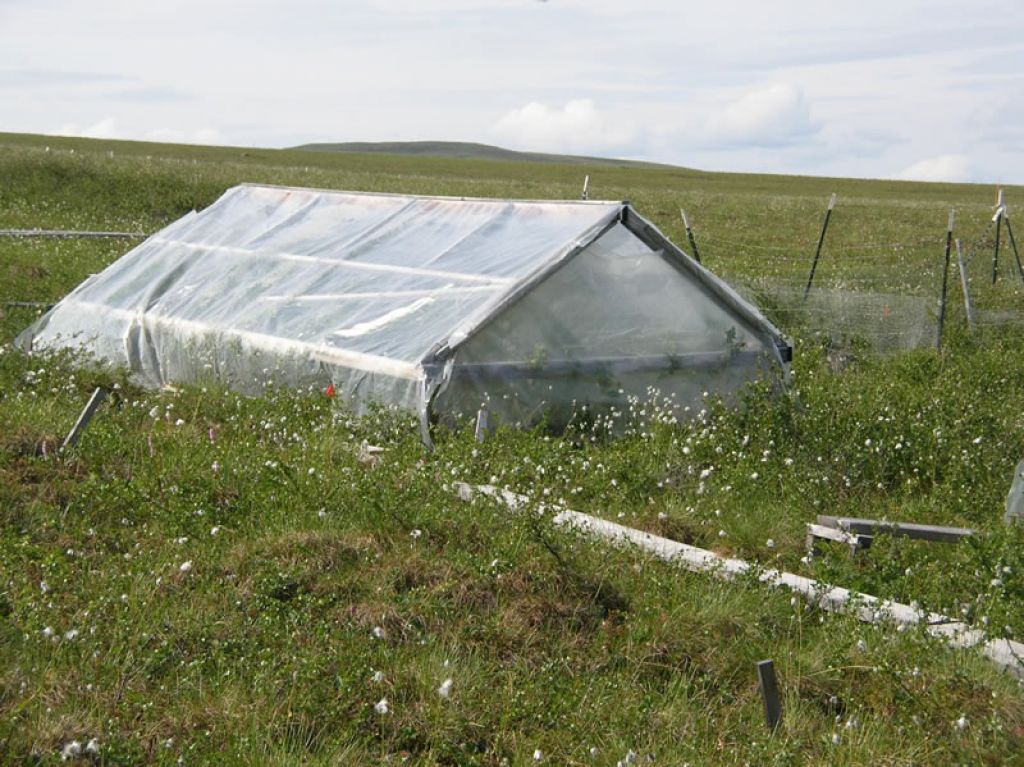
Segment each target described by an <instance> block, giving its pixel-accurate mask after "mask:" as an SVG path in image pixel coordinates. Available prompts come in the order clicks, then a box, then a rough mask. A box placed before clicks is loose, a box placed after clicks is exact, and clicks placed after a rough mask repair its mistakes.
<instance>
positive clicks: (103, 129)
mask: <svg viewBox="0 0 1024 767" xmlns="http://www.w3.org/2000/svg"><path fill="white" fill-rule="evenodd" d="M53 134H54V135H56V136H82V137H84V138H122V133H121V132H120V131H119V130H118V129H117V121H116V120H115V119H114V118H113V117H105V118H103V119H102V120H100V121H99V122H97V123H93V124H92V125H89V126H86V127H84V128H83V127H82V126H80V125H78V124H76V123H65V124H64V125H62V126H61V127H60V128H58V129H57V130H55V131H53Z"/></svg>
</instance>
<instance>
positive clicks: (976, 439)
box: [957, 437, 981, 721]
mask: <svg viewBox="0 0 1024 767" xmlns="http://www.w3.org/2000/svg"><path fill="white" fill-rule="evenodd" d="M974 444H975V445H980V444H981V437H975V438H974ZM960 719H963V717H960ZM957 721H959V720H957Z"/></svg>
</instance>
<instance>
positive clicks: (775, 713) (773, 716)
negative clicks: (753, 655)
mask: <svg viewBox="0 0 1024 767" xmlns="http://www.w3.org/2000/svg"><path fill="white" fill-rule="evenodd" d="M757 683H758V685H759V686H760V688H761V700H763V701H764V718H765V720H766V721H767V722H768V729H769V730H771V731H772V732H774V731H775V730H776V728H778V726H779V724H780V723H781V722H782V700H781V699H780V698H779V684H778V681H777V680H776V679H775V664H774V663H773V662H772V661H770V660H762V661H758V663H757Z"/></svg>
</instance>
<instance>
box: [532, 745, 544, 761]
mask: <svg viewBox="0 0 1024 767" xmlns="http://www.w3.org/2000/svg"><path fill="white" fill-rule="evenodd" d="M543 758H544V752H543V751H541V750H540V749H539V748H538V749H537V750H536V751H534V752H533V761H535V762H539V761H540V760H541V759H543Z"/></svg>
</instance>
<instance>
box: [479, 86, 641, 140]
mask: <svg viewBox="0 0 1024 767" xmlns="http://www.w3.org/2000/svg"><path fill="white" fill-rule="evenodd" d="M492 132H493V133H494V135H495V136H496V137H497V138H498V140H500V141H503V142H505V143H506V144H508V145H509V146H512V147H515V148H517V149H532V150H536V151H544V152H572V153H580V152H618V151H624V150H626V149H627V148H629V146H630V145H631V144H632V143H633V142H634V141H635V140H636V137H637V133H636V130H635V128H634V127H633V126H632V125H631V124H630V123H628V122H621V123H617V122H615V121H613V120H611V119H609V118H608V117H606V116H605V115H603V114H602V113H601V112H600V111H599V110H598V109H597V107H596V106H595V105H594V102H593V101H591V100H590V99H576V100H573V101H569V102H567V103H566V105H565V106H564V107H562V108H561V109H558V108H552V107H549V106H547V105H546V104H541V103H540V102H537V101H533V102H530V103H529V104H527V105H526V106H523V107H519V108H518V109H513V110H512V111H511V112H508V113H507V114H506V115H504V116H503V117H502V118H501V119H500V120H498V122H497V123H495V125H494V127H493V128H492Z"/></svg>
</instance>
